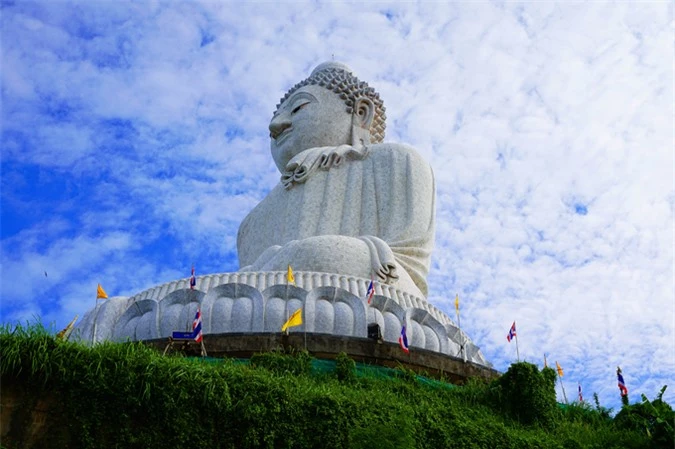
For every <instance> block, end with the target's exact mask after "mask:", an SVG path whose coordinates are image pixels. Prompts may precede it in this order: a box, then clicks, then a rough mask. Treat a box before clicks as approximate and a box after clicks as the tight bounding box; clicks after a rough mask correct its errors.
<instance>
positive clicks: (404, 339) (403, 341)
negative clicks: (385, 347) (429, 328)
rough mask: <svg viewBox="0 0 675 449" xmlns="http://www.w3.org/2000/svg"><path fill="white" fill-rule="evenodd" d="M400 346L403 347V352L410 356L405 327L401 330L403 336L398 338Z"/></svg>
mask: <svg viewBox="0 0 675 449" xmlns="http://www.w3.org/2000/svg"><path fill="white" fill-rule="evenodd" d="M398 344H399V345H401V349H403V352H405V353H406V354H408V353H409V352H410V349H408V336H407V335H406V334H405V326H403V327H402V328H401V336H400V337H398Z"/></svg>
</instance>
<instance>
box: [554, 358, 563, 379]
mask: <svg viewBox="0 0 675 449" xmlns="http://www.w3.org/2000/svg"><path fill="white" fill-rule="evenodd" d="M555 366H556V369H557V370H558V376H560V377H563V370H562V366H560V364H559V363H558V362H557V361H556V362H555Z"/></svg>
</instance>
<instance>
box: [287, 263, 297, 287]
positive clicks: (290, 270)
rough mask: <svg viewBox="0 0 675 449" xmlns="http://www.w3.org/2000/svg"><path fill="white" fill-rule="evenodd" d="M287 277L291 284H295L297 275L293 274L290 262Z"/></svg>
mask: <svg viewBox="0 0 675 449" xmlns="http://www.w3.org/2000/svg"><path fill="white" fill-rule="evenodd" d="M286 279H287V280H288V283H289V284H293V285H295V276H293V268H291V266H290V264H289V265H288V274H286Z"/></svg>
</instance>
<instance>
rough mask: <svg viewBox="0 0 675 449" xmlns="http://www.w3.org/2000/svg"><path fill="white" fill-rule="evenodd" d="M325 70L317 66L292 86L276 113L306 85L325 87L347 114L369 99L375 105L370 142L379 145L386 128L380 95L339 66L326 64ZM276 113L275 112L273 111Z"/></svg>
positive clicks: (385, 117)
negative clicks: (342, 102)
mask: <svg viewBox="0 0 675 449" xmlns="http://www.w3.org/2000/svg"><path fill="white" fill-rule="evenodd" d="M326 65H327V66H326V67H325V68H321V67H322V66H323V64H322V65H321V66H319V67H318V68H317V69H315V70H314V72H312V74H311V75H310V76H309V78H307V79H306V80H304V81H300V82H299V83H298V84H296V85H295V86H293V87H292V88H291V89H290V90H289V91H288V92H286V95H284V97H283V98H282V99H281V100H280V101H279V104H278V105H277V109H276V110H277V111H278V110H279V107H280V106H281V105H282V104H283V102H284V101H286V100H287V99H288V97H290V96H291V95H293V93H294V92H295V91H296V90H298V89H300V88H301V87H304V86H307V85H315V86H321V87H325V88H326V89H328V90H330V91H332V92H335V93H336V94H337V95H338V96H339V97H340V98H341V99H342V101H344V103H345V105H346V106H347V109H346V110H347V113H349V114H352V113H353V112H354V105H355V104H356V103H357V102H358V100H359V99H361V98H364V97H365V98H368V99H370V100H371V101H372V102H373V104H374V105H375V114H374V117H373V122H372V123H371V125H370V130H369V131H370V142H371V143H380V142H382V141H383V140H384V130H385V128H386V127H387V124H386V120H387V116H386V115H385V110H386V109H385V107H384V103H383V102H382V99H381V98H380V94H378V93H377V92H375V89H373V88H372V87H370V86H368V83H366V82H365V81H359V79H358V78H357V77H355V76H354V75H352V74H351V72H349V71H348V70H345V69H343V68H341V67H340V66H341V64H335V65H331V64H326ZM275 113H276V111H275Z"/></svg>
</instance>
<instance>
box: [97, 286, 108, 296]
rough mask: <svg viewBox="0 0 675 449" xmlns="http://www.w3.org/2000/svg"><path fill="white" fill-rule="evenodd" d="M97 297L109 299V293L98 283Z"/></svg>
mask: <svg viewBox="0 0 675 449" xmlns="http://www.w3.org/2000/svg"><path fill="white" fill-rule="evenodd" d="M96 299H108V294H107V293H106V292H105V290H103V287H101V284H98V288H97V289H96Z"/></svg>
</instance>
